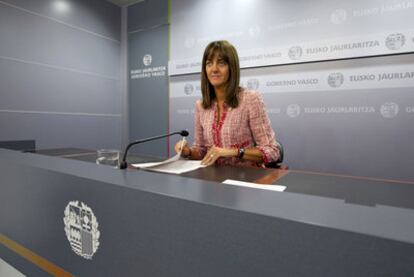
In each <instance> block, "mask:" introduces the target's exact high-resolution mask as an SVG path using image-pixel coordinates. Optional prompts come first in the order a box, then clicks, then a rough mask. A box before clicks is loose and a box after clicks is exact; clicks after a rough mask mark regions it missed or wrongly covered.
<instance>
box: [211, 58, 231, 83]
mask: <svg viewBox="0 0 414 277" xmlns="http://www.w3.org/2000/svg"><path fill="white" fill-rule="evenodd" d="M206 73H207V78H208V81H209V82H210V84H211V85H212V86H213V87H214V88H215V89H220V88H225V87H226V85H227V81H228V80H229V74H230V72H229V65H228V64H227V62H225V61H224V60H223V59H222V58H221V57H220V56H219V55H217V54H216V55H214V56H213V58H211V59H208V60H206Z"/></svg>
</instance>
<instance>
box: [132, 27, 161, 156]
mask: <svg viewBox="0 0 414 277" xmlns="http://www.w3.org/2000/svg"><path fill="white" fill-rule="evenodd" d="M128 37H129V58H128V59H129V73H131V71H134V70H142V71H144V70H148V69H151V68H153V69H154V68H159V67H163V68H165V69H164V70H160V71H158V72H164V75H163V76H153V75H151V73H150V75H151V76H148V77H144V78H135V77H134V79H131V75H134V74H131V75H130V76H129V126H130V127H129V136H130V139H131V140H136V139H140V138H145V137H148V136H155V135H161V134H165V133H167V132H168V76H167V72H166V67H167V62H168V26H161V27H158V28H155V29H151V30H146V31H141V32H135V33H131V34H129V36H128ZM145 55H151V57H152V62H151V64H150V65H145V64H144V63H143V57H144V56H145ZM167 148H168V144H167V140H158V141H153V142H148V143H146V144H145V145H142V146H137V147H134V149H135V151H136V152H139V153H142V154H147V155H154V156H166V155H167Z"/></svg>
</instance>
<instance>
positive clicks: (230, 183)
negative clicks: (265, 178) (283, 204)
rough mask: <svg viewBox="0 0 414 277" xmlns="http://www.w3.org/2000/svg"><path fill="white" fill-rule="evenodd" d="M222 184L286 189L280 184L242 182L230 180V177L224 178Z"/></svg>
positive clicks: (275, 189) (277, 189) (276, 189)
mask: <svg viewBox="0 0 414 277" xmlns="http://www.w3.org/2000/svg"><path fill="white" fill-rule="evenodd" d="M223 184H227V185H235V186H242V187H249V188H255V189H267V190H274V191H284V190H285V189H286V186H280V185H261V184H256V183H250V182H242V181H237V180H231V179H227V180H225V181H224V182H223Z"/></svg>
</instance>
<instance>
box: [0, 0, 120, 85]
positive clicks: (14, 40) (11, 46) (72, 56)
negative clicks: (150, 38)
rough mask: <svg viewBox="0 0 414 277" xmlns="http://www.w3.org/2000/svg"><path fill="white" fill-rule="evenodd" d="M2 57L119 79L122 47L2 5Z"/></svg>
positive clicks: (0, 11) (0, 32) (0, 27)
mask: <svg viewBox="0 0 414 277" xmlns="http://www.w3.org/2000/svg"><path fill="white" fill-rule="evenodd" d="M0 37H1V38H7V39H1V40H0V56H2V57H10V58H15V59H20V60H25V61H29V62H37V63H42V64H48V65H53V66H58V67H65V68H70V69H74V70H79V71H87V72H92V73H95V74H101V75H104V76H108V77H112V78H119V66H120V65H119V59H120V44H119V42H115V41H112V40H108V39H105V38H102V37H98V36H95V35H93V34H90V33H87V32H84V31H81V30H77V29H73V28H71V27H68V26H66V25H64V24H61V23H58V22H56V21H52V20H50V19H47V18H44V17H41V16H38V15H34V14H31V13H27V12H25V11H22V10H18V9H16V8H13V7H9V6H6V5H2V4H0Z"/></svg>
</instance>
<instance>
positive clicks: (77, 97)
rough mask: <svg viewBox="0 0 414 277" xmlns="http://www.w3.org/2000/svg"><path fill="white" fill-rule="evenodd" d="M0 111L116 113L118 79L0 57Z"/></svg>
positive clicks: (118, 98) (118, 97)
mask: <svg viewBox="0 0 414 277" xmlns="http://www.w3.org/2000/svg"><path fill="white" fill-rule="evenodd" d="M0 84H1V86H0V92H1V93H0V94H1V101H0V110H32V111H54V112H68V113H101V114H120V109H121V108H120V105H121V104H120V93H119V81H117V80H113V79H107V78H102V77H100V76H96V75H88V74H82V73H79V72H74V71H67V70H62V69H55V68H50V67H44V66H39V65H35V64H27V63H22V62H16V61H11V60H6V59H0Z"/></svg>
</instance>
